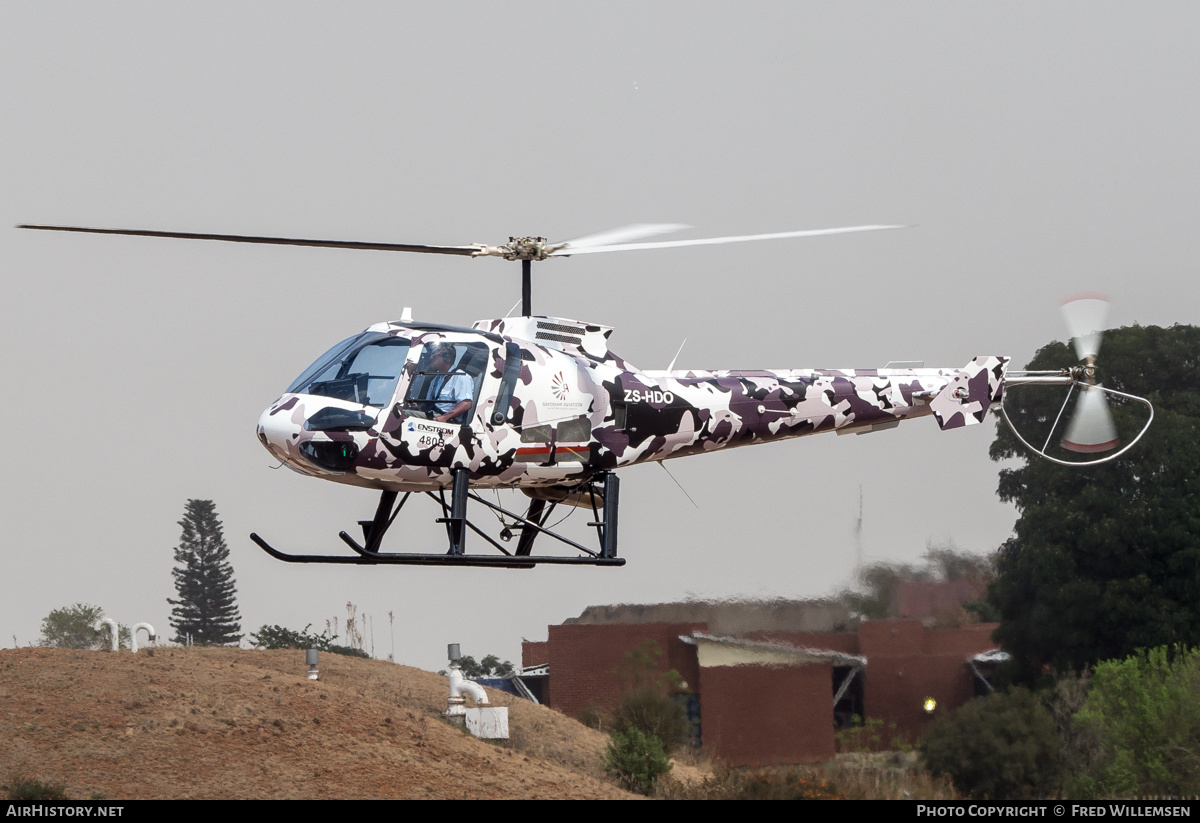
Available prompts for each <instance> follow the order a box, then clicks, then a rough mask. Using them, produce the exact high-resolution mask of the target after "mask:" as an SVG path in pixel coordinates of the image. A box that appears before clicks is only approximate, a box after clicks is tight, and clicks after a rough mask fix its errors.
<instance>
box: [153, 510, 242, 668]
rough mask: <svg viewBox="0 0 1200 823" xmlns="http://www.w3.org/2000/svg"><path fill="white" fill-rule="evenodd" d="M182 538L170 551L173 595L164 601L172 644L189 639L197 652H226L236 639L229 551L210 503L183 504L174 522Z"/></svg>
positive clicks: (238, 625) (238, 628) (238, 631)
mask: <svg viewBox="0 0 1200 823" xmlns="http://www.w3.org/2000/svg"><path fill="white" fill-rule="evenodd" d="M179 525H180V527H181V528H182V529H183V533H182V535H181V536H180V538H179V546H178V547H177V548H176V549H175V563H176V566H175V568H174V570H172V572H171V574H172V575H173V576H174V577H175V590H176V591H177V592H179V599H178V600H172V599H170V598H167V602H168V603H170V604H171V605H172V606H174V607H175V608H173V609H171V628H173V629H175V642H177V643H184V642H186V641H187V638H188V637H189V636H190V637H191V641H192V643H194V644H196V645H199V646H226V645H233V644H236V643H237V642H238V641H239V640H241V638H242V634H241V629H242V626H241V623H240V622H239V617H240V615H239V614H238V608H237V591H236V586H235V584H234V581H233V567H232V566H231V565H230V564H229V547H228V546H226V545H225V537H224V534H223V533H222V529H221V521H220V520H218V519H217V509H216V506H214V505H213V502H212V501H211V500H189V501H188V502H187V506H186V507H185V508H184V512H183V519H182V520H180V521H179Z"/></svg>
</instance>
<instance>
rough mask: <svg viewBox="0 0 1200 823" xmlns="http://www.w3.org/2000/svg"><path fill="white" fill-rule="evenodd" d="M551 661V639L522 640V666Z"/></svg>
mask: <svg viewBox="0 0 1200 823" xmlns="http://www.w3.org/2000/svg"><path fill="white" fill-rule="evenodd" d="M549 662H550V641H549V640H522V641H521V667H522V668H524V667H526V666H542V665H545V664H546V663H549Z"/></svg>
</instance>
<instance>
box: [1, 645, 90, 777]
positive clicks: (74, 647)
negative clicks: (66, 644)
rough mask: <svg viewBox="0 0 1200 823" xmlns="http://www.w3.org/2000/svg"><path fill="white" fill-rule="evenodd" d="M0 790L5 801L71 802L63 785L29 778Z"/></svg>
mask: <svg viewBox="0 0 1200 823" xmlns="http://www.w3.org/2000/svg"><path fill="white" fill-rule="evenodd" d="M71 648H77V647H71ZM0 790H2V791H3V797H4V799H5V800H70V798H69V797H67V787H66V786H64V785H63V784H62V783H43V782H42V781H40V780H30V779H29V778H16V777H14V778H12V779H10V780H9V781H8V785H6V786H3V787H0Z"/></svg>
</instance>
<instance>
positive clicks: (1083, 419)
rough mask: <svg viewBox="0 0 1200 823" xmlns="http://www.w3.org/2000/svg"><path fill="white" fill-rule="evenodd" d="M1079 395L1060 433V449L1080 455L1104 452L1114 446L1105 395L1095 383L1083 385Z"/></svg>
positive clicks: (1114, 438) (1115, 436)
mask: <svg viewBox="0 0 1200 823" xmlns="http://www.w3.org/2000/svg"><path fill="white" fill-rule="evenodd" d="M1082 388H1083V396H1082V397H1080V398H1079V404H1078V405H1077V406H1076V407H1075V415H1074V416H1073V417H1072V418H1071V423H1070V425H1068V426H1067V433H1066V435H1064V436H1063V440H1062V445H1063V448H1064V449H1068V450H1070V451H1073V452H1080V453H1083V454H1093V453H1095V452H1104V451H1108V450H1109V449H1114V448H1116V447H1117V427H1116V426H1115V425H1113V418H1112V412H1110V411H1109V410H1108V398H1107V397H1105V396H1104V392H1103V391H1101V390H1100V387H1099V386H1095V387H1093V386H1086V385H1085V386H1083V387H1082Z"/></svg>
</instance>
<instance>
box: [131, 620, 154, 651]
mask: <svg viewBox="0 0 1200 823" xmlns="http://www.w3.org/2000/svg"><path fill="white" fill-rule="evenodd" d="M139 629H145V630H146V635H147V637H146V642H147V643H154V642H155V641H156V640H157V638H156V637H155V636H154V627H153V626H151V625H150V624H149V623H138V624H137V625H136V626H134V627H133V637H132V638H131V639H130V641H129V648H130V650H131V651H132V652H133V653H134V654H137V633H138V630H139Z"/></svg>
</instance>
